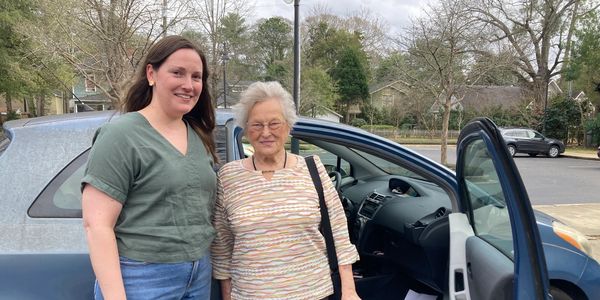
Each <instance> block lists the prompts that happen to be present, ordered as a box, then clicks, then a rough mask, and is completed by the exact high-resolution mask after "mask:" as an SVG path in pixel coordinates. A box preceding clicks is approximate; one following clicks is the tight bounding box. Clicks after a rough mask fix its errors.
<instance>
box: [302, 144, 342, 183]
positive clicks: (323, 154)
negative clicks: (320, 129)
mask: <svg viewBox="0 0 600 300" xmlns="http://www.w3.org/2000/svg"><path fill="white" fill-rule="evenodd" d="M298 155H301V156H309V155H317V156H319V158H320V159H321V162H322V163H323V165H324V166H325V169H327V172H331V171H338V172H340V174H341V175H342V178H344V177H348V176H350V174H352V173H351V169H350V164H349V163H348V162H347V161H346V160H344V159H342V158H339V157H338V156H337V155H335V154H333V153H331V152H329V151H327V150H325V149H323V148H321V147H319V146H316V145H313V144H310V143H307V142H305V141H300V151H299V153H298ZM338 161H339V164H338Z"/></svg>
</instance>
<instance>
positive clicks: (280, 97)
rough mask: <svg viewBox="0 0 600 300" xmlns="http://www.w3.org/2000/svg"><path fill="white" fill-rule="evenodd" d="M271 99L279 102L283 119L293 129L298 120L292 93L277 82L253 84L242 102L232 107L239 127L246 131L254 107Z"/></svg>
mask: <svg viewBox="0 0 600 300" xmlns="http://www.w3.org/2000/svg"><path fill="white" fill-rule="evenodd" d="M269 99H275V100H277V101H278V102H279V104H280V105H281V111H282V113H283V118H284V119H285V122H286V123H287V124H288V126H289V127H290V128H292V127H293V126H294V124H295V123H296V121H297V120H298V116H297V115H296V106H295V105H294V100H293V99H292V95H290V93H289V92H288V91H286V90H285V89H284V88H283V87H282V86H281V84H280V83H279V82H277V81H268V82H260V81H257V82H254V83H252V84H251V85H250V86H248V88H247V89H246V90H245V91H244V92H242V95H241V97H240V102H238V103H237V104H236V105H234V106H233V107H232V109H233V112H234V113H235V119H236V123H237V124H238V126H240V127H242V128H243V129H246V123H247V122H248V114H249V113H250V110H251V109H252V107H254V105H255V104H256V103H259V102H263V101H265V100H269Z"/></svg>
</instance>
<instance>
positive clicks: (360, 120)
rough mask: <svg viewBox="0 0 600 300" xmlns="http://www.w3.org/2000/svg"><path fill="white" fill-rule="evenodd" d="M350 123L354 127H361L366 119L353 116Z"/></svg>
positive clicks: (365, 122)
mask: <svg viewBox="0 0 600 300" xmlns="http://www.w3.org/2000/svg"><path fill="white" fill-rule="evenodd" d="M350 125H352V126H354V127H362V126H365V125H367V121H365V119H363V118H354V119H352V121H350Z"/></svg>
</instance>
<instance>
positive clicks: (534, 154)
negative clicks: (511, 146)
mask: <svg viewBox="0 0 600 300" xmlns="http://www.w3.org/2000/svg"><path fill="white" fill-rule="evenodd" d="M527 154H529V156H531V157H536V156H537V155H538V154H537V153H527Z"/></svg>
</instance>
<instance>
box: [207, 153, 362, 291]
mask: <svg viewBox="0 0 600 300" xmlns="http://www.w3.org/2000/svg"><path fill="white" fill-rule="evenodd" d="M296 157H297V161H298V163H297V164H296V166H294V167H291V168H286V169H282V170H277V171H276V172H275V173H274V174H273V178H271V180H267V179H265V178H264V177H263V176H262V174H261V172H260V171H255V170H248V169H246V168H244V167H243V166H242V163H241V160H239V161H233V162H230V163H228V164H226V165H225V166H223V167H222V168H221V169H220V170H219V174H218V189H217V201H216V207H215V215H214V221H213V223H214V226H215V229H216V231H217V234H216V237H215V241H214V242H213V246H212V253H211V255H212V259H213V275H214V277H215V278H216V279H228V278H231V281H232V292H231V296H232V299H235V300H245V299H261V300H266V299H282V300H283V299H285V300H293V299H322V298H325V297H327V296H328V295H330V294H332V293H333V287H332V284H331V280H330V275H329V264H328V262H327V254H326V248H325V240H324V238H323V236H322V235H321V233H320V232H319V223H320V219H321V214H320V211H319V197H318V195H317V192H316V190H315V188H314V185H313V182H312V180H311V177H310V174H309V172H308V168H307V166H306V162H305V161H304V159H303V158H302V157H301V156H296ZM315 162H316V163H317V168H318V170H319V174H320V176H321V180H322V182H323V190H324V194H325V201H326V203H327V207H328V209H329V215H330V219H331V227H332V231H333V237H334V240H335V246H336V250H337V256H338V263H339V264H340V265H346V264H352V263H354V262H355V261H357V260H358V253H357V251H356V248H355V247H354V245H352V244H351V243H350V240H349V238H348V229H347V225H346V217H345V215H344V210H343V208H342V206H341V203H340V200H339V197H338V195H337V192H336V190H335V188H334V186H333V184H332V182H331V180H330V179H329V177H328V175H327V172H326V171H325V168H324V167H323V164H322V163H321V160H320V159H319V158H318V157H316V156H315Z"/></svg>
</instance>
